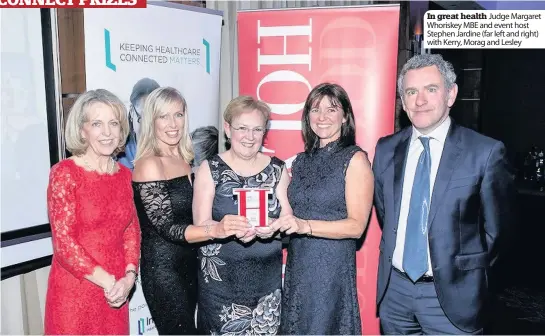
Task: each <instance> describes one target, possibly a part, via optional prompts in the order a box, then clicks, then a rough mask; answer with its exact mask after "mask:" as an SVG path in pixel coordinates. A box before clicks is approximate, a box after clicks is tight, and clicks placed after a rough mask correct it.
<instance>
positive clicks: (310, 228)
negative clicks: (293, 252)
mask: <svg viewBox="0 0 545 336" xmlns="http://www.w3.org/2000/svg"><path fill="white" fill-rule="evenodd" d="M307 225H308V229H309V230H310V232H309V233H307V236H312V226H311V225H310V222H309V221H308V220H307Z"/></svg>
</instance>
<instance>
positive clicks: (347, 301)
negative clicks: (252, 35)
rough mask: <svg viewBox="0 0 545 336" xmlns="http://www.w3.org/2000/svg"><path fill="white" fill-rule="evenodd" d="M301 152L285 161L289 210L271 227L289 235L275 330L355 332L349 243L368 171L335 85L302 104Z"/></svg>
mask: <svg viewBox="0 0 545 336" xmlns="http://www.w3.org/2000/svg"><path fill="white" fill-rule="evenodd" d="M302 123H303V138H304V142H305V152H304V153H300V154H299V155H298V156H297V158H296V159H295V161H294V162H293V164H292V176H293V180H292V181H291V184H290V186H289V189H288V198H289V202H290V204H291V207H292V208H293V215H286V216H282V217H281V218H280V219H278V220H277V221H276V222H275V223H273V224H272V228H273V229H279V230H280V231H285V232H287V233H292V232H293V233H295V234H294V235H292V236H290V243H289V247H288V260H287V264H286V274H285V279H284V281H285V282H284V293H283V300H282V318H281V326H280V330H279V333H280V334H283V335H285V334H292V335H354V334H356V335H361V319H360V312H359V306H358V296H357V288H356V241H357V239H358V238H360V237H361V236H362V234H363V232H364V230H365V227H366V225H367V222H368V219H369V214H370V212H371V207H372V201H373V173H372V171H371V165H370V163H369V161H368V159H367V156H366V154H365V152H363V151H362V150H361V148H359V147H358V146H356V145H355V126H354V114H353V112H352V106H351V104H350V100H349V99H348V95H347V94H346V92H345V91H344V90H343V88H341V87H340V86H338V85H335V84H321V85H319V86H317V87H316V88H314V89H313V90H312V92H311V93H310V94H309V96H308V98H307V101H306V103H305V107H304V110H303V120H302Z"/></svg>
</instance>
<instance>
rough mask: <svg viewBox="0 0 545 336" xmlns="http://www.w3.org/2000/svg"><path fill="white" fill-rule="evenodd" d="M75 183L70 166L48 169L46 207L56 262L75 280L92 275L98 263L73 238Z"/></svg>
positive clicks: (57, 166)
mask: <svg viewBox="0 0 545 336" xmlns="http://www.w3.org/2000/svg"><path fill="white" fill-rule="evenodd" d="M75 189H76V181H75V179H74V176H73V174H72V172H71V171H70V167H68V166H67V165H66V164H63V163H62V162H61V163H58V164H57V165H55V166H53V167H52V168H51V172H50V175H49V186H48V188H47V208H48V212H49V221H50V223H51V233H52V238H53V251H54V253H55V259H56V260H57V261H58V262H59V263H60V264H61V265H62V266H63V267H64V268H65V269H66V270H68V271H69V272H71V273H72V274H73V275H74V276H75V277H77V278H78V279H80V280H81V279H83V278H84V277H85V276H86V275H91V274H93V271H94V268H95V267H96V266H98V263H97V262H96V261H95V260H94V259H93V258H92V257H91V256H90V255H89V254H88V253H87V251H85V249H84V248H83V246H81V245H80V244H79V242H78V241H77V240H76V238H75V232H76V230H77V226H78V223H77V220H76V197H75Z"/></svg>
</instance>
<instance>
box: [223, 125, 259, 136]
mask: <svg viewBox="0 0 545 336" xmlns="http://www.w3.org/2000/svg"><path fill="white" fill-rule="evenodd" d="M231 128H232V129H233V130H234V131H235V132H237V133H241V134H248V133H249V132H252V134H253V135H263V134H264V133H265V128H263V127H256V128H248V127H246V126H240V127H234V126H232V125H231Z"/></svg>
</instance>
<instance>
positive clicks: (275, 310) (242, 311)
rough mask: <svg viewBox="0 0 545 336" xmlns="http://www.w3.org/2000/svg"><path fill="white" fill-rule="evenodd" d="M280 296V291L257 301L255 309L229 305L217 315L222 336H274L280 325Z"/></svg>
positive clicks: (234, 304)
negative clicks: (221, 323)
mask: <svg viewBox="0 0 545 336" xmlns="http://www.w3.org/2000/svg"><path fill="white" fill-rule="evenodd" d="M281 299H282V294H281V291H280V289H277V290H275V291H274V292H272V293H270V294H268V295H266V296H263V297H261V298H260V299H259V302H258V303H257V307H255V308H254V309H253V310H252V309H251V308H250V307H247V306H243V305H238V304H236V303H233V304H231V306H230V307H226V306H223V309H222V311H221V314H220V315H219V317H220V320H221V322H224V324H223V326H222V328H221V334H222V335H275V334H276V332H277V331H278V326H279V325H280V313H281V305H280V303H281Z"/></svg>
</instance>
